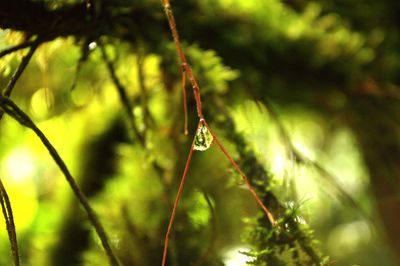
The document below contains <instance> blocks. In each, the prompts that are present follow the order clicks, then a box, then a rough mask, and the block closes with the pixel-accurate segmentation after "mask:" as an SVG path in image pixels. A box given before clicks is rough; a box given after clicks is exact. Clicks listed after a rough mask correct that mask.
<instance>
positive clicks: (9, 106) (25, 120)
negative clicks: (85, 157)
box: [0, 96, 119, 266]
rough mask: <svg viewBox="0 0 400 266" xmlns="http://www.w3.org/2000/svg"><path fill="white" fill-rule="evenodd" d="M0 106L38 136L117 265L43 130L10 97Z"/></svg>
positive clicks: (102, 232) (92, 214) (100, 228)
mask: <svg viewBox="0 0 400 266" xmlns="http://www.w3.org/2000/svg"><path fill="white" fill-rule="evenodd" d="M0 107H1V109H3V111H4V112H5V113H7V114H8V115H9V116H11V117H13V118H14V119H15V120H17V121H18V122H19V123H20V124H22V125H24V126H26V127H28V128H30V129H31V130H32V131H33V132H34V133H35V134H36V136H38V137H39V139H40V140H41V141H42V143H43V145H44V146H45V147H46V149H47V150H48V152H49V153H50V156H51V157H52V158H53V160H54V162H55V163H56V164H57V166H58V167H59V168H60V170H61V172H62V173H63V174H64V176H65V178H66V180H67V182H68V184H69V185H70V187H71V189H72V191H73V192H74V194H75V196H76V197H77V198H78V200H79V202H80V204H81V205H82V207H83V208H84V210H85V212H86V214H87V216H88V218H89V221H90V222H91V223H92V225H93V227H94V228H95V230H96V232H97V235H98V236H99V238H100V241H101V243H102V245H103V248H104V250H105V252H106V254H107V256H108V259H109V261H110V265H112V266H118V265H119V263H118V260H117V258H116V256H115V255H114V253H113V251H112V249H111V246H110V244H109V241H108V238H107V235H106V233H105V230H104V228H103V226H102V225H101V223H100V221H99V219H98V218H97V216H96V214H95V212H94V210H93V209H92V207H91V206H90V205H89V202H88V200H87V198H86V196H85V195H84V194H83V192H82V191H81V189H80V188H79V186H78V184H77V183H76V181H75V179H74V178H73V177H72V175H71V173H70V172H69V170H68V168H67V166H66V164H65V162H64V161H63V160H62V158H61V157H60V155H59V154H58V152H57V150H56V149H55V148H54V146H53V145H52V144H51V143H50V141H49V140H48V139H47V137H46V136H45V135H44V134H43V132H42V131H41V130H40V129H39V128H38V127H37V126H36V124H35V123H34V122H33V121H32V120H31V118H30V117H29V116H28V115H27V114H26V113H25V112H23V111H22V110H21V109H20V108H19V107H18V106H17V105H16V104H15V103H14V102H13V101H11V100H10V99H8V98H6V97H3V96H1V97H0Z"/></svg>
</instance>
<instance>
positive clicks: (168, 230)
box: [161, 123, 200, 266]
mask: <svg viewBox="0 0 400 266" xmlns="http://www.w3.org/2000/svg"><path fill="white" fill-rule="evenodd" d="M198 126H200V123H199V125H198ZM193 151H194V139H193V142H192V146H191V147H190V152H189V155H188V157H187V160H186V165H185V170H184V171H183V174H182V179H181V183H180V185H179V189H178V192H177V194H176V197H175V202H174V207H173V208H172V213H171V218H170V219H169V222H168V228H167V233H166V234H165V242H164V252H163V258H162V263H161V265H162V266H165V263H166V259H167V252H168V243H169V235H170V233H171V229H172V224H173V223H174V219H175V214H176V210H177V209H178V204H179V200H180V198H181V195H182V191H183V185H184V184H185V180H186V177H187V174H188V171H189V166H190V162H191V160H192V155H193Z"/></svg>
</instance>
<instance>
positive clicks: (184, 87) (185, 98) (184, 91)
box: [182, 67, 189, 135]
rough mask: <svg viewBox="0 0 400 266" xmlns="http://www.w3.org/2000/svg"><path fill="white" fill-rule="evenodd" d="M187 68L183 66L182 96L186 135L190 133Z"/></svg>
mask: <svg viewBox="0 0 400 266" xmlns="http://www.w3.org/2000/svg"><path fill="white" fill-rule="evenodd" d="M185 72H186V71H185V68H184V67H182V98H183V115H184V119H185V122H184V132H185V135H188V134H189V130H188V113H187V97H186V75H185Z"/></svg>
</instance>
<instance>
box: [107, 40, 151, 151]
mask: <svg viewBox="0 0 400 266" xmlns="http://www.w3.org/2000/svg"><path fill="white" fill-rule="evenodd" d="M100 50H101V54H102V56H103V60H104V62H105V63H106V65H107V69H108V72H109V74H110V77H111V80H112V82H113V83H114V85H115V87H116V89H117V91H118V94H119V97H120V99H121V103H122V105H123V107H124V109H125V112H126V115H127V117H128V123H129V125H130V127H131V129H132V130H133V133H134V134H135V136H136V138H137V139H138V140H139V141H140V143H141V144H142V145H144V144H145V139H144V138H143V136H142V134H140V132H139V129H138V128H137V126H136V123H135V116H134V115H133V113H132V104H131V102H130V100H129V97H128V93H127V92H126V89H125V87H124V86H123V85H122V83H121V82H120V80H119V78H118V76H117V73H116V71H115V68H114V64H113V63H112V62H111V59H110V58H109V57H108V55H107V52H106V49H105V47H104V46H103V44H100Z"/></svg>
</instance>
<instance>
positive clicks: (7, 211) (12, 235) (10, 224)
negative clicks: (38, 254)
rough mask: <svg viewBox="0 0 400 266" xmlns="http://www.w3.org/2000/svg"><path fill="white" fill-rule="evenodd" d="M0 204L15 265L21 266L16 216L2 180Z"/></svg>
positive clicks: (0, 182)
mask: <svg viewBox="0 0 400 266" xmlns="http://www.w3.org/2000/svg"><path fill="white" fill-rule="evenodd" d="M0 204H1V209H2V211H3V216H4V220H5V222H6V228H7V233H8V238H9V241H10V246H11V252H12V254H13V258H14V265H15V266H19V265H20V258H19V248H18V241H17V233H16V230H15V223H14V215H13V211H12V208H11V202H10V199H9V197H8V194H7V191H6V188H5V187H4V185H3V182H2V181H1V179H0Z"/></svg>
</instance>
